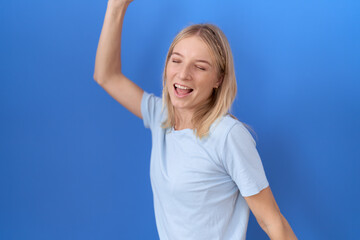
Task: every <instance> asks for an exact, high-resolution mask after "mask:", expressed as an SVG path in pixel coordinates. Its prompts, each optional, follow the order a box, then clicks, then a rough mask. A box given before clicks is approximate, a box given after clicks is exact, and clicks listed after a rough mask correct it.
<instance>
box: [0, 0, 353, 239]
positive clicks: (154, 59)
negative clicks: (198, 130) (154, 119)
mask: <svg viewBox="0 0 360 240" xmlns="http://www.w3.org/2000/svg"><path fill="white" fill-rule="evenodd" d="M106 6H107V1H106V0H97V1H94V0H86V1H85V0H78V1H70V0H63V1H45V0H34V1H25V0H19V1H2V2H1V3H0V30H1V38H0V42H1V44H0V52H1V55H0V72H1V87H0V239H4V240H10V239H11V240H12V239H16V240H17V239H21V240H22V239H36V240H40V239H53V240H57V239H59V240H60V239H61V240H62V239H88V240H91V239H99V240H100V239H108V240H110V239H126V240H131V239H134V240H137V239H139V240H142V239H150V240H152V239H158V233H157V230H156V224H155V217H154V209H153V199H152V190H151V185H150V176H149V166H150V165H149V164H150V152H151V134H150V131H149V130H148V129H146V128H145V127H144V126H143V122H142V120H141V119H139V118H137V117H136V116H134V115H132V114H131V113H130V112H129V111H127V110H126V109H125V108H124V107H122V106H121V105H120V104H119V103H118V102H116V101H115V100H114V99H113V98H111V97H110V96H109V95H108V94H107V93H106V92H105V90H104V89H102V88H101V87H100V86H99V85H98V84H97V83H96V82H95V81H94V79H93V73H94V72H93V71H94V63H95V55H96V49H97V43H98V40H99V36H100V32H101V28H102V24H103V20H104V16H105V11H106ZM359 13H360V2H359V1H357V0H353V1H344V0H335V1H324V0H322V1H314V0H305V1H285V0H274V1H242V0H241V1H235V0H233V1H212V0H207V1H206V0H202V1H200V0H184V1H168V0H159V1H145V0H135V1H134V2H133V3H131V5H130V6H129V8H128V12H127V14H126V16H125V20H124V28H123V41H122V44H123V45H122V46H123V48H122V49H123V50H122V60H123V66H122V69H123V72H124V74H125V75H126V76H127V77H128V78H130V79H131V80H133V81H134V82H135V83H136V84H138V85H139V86H140V87H142V88H143V89H144V90H145V91H147V92H150V93H154V94H155V95H157V96H161V91H162V71H163V68H164V63H165V56H166V53H167V50H168V48H169V46H170V43H171V41H172V39H173V38H174V36H175V35H176V33H177V32H178V31H179V30H180V29H182V28H183V27H185V26H188V25H189V24H193V23H204V22H208V23H213V24H216V25H218V26H219V27H220V28H221V29H222V30H223V31H224V33H225V34H226V36H227V37H228V39H229V42H230V45H231V48H232V51H233V55H234V61H235V69H236V76H237V82H238V94H237V97H236V100H235V102H234V105H233V107H232V113H233V114H234V115H235V116H236V117H237V118H238V119H239V120H240V121H242V122H245V123H246V124H248V125H250V126H251V127H252V129H253V130H254V132H255V133H254V138H255V140H256V142H257V149H258V151H259V154H260V156H261V159H262V162H263V165H264V168H265V172H266V176H267V178H268V180H269V183H270V187H271V189H272V191H273V194H274V196H275V199H276V201H277V203H278V205H279V207H280V210H281V212H282V213H283V215H284V216H285V217H286V219H287V220H288V221H289V223H290V225H291V226H292V228H293V230H294V232H295V233H296V235H297V236H298V238H299V239H306V240H322V239H324V240H330V239H334V240H335V239H336V240H338V239H358V238H359V237H360V234H359V225H360V217H359V216H360V207H359V196H360V177H359V170H360V158H359V156H360V148H359V146H358V145H359V139H360V127H359V124H360V27H359V26H360V14H359ZM247 238H248V239H256V240H257V239H267V236H266V234H265V233H264V232H263V231H262V229H261V228H260V227H259V225H258V224H257V222H256V219H255V218H254V216H253V215H251V216H250V221H249V226H248V232H247Z"/></svg>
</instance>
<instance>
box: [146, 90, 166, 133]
mask: <svg viewBox="0 0 360 240" xmlns="http://www.w3.org/2000/svg"><path fill="white" fill-rule="evenodd" d="M141 113H142V116H143V120H144V125H145V127H150V128H153V127H155V126H158V125H159V126H160V124H161V122H162V121H163V120H164V119H165V118H166V115H167V114H166V113H167V112H166V109H165V108H164V107H163V101H162V98H160V97H157V96H155V95H154V94H153V93H148V92H146V91H144V93H143V96H142V100H141Z"/></svg>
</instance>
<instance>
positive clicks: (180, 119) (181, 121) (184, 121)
mask: <svg viewBox="0 0 360 240" xmlns="http://www.w3.org/2000/svg"><path fill="white" fill-rule="evenodd" d="M192 115H193V114H192V113H190V112H187V111H181V110H175V126H174V129H175V130H182V129H185V128H190V129H193V124H192V122H191V119H192Z"/></svg>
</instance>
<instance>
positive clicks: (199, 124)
mask: <svg viewBox="0 0 360 240" xmlns="http://www.w3.org/2000/svg"><path fill="white" fill-rule="evenodd" d="M192 36H197V37H199V38H200V39H202V40H203V41H204V43H205V44H206V45H207V46H208V47H209V49H210V50H211V54H212V55H213V57H214V59H215V62H216V65H217V68H218V69H217V72H218V78H222V82H221V84H220V85H219V87H218V88H214V89H213V93H212V95H211V97H210V98H209V99H208V100H207V101H206V102H205V103H204V104H202V105H201V106H198V107H197V109H196V110H195V112H194V115H193V117H192V124H193V126H194V133H195V134H196V136H197V137H199V138H200V139H201V138H203V137H205V136H207V135H208V134H209V130H210V126H211V125H212V123H214V122H215V121H216V120H217V119H218V118H219V117H221V116H223V115H224V114H226V113H228V111H229V110H230V108H231V105H232V103H233V102H234V99H235V96H236V91H237V86H236V77H235V70H234V61H233V56H232V53H231V49H230V45H229V42H228V40H227V38H226V37H225V35H224V33H223V32H222V31H221V30H220V29H219V28H218V27H217V26H215V25H213V24H195V25H190V26H188V27H186V28H184V29H183V30H181V31H180V32H179V33H178V34H177V36H176V37H175V39H174V40H173V42H172V43H171V45H170V48H169V51H168V53H167V57H166V62H165V68H164V72H163V92H162V100H163V110H164V108H165V107H166V108H167V111H168V116H167V119H165V121H164V122H163V123H162V127H163V128H170V127H173V126H175V111H174V107H173V105H172V103H171V100H170V95H169V92H168V88H167V86H166V82H167V81H166V68H167V65H168V62H169V59H170V57H171V55H172V52H173V50H174V47H175V45H176V44H177V43H178V42H179V41H181V40H182V39H185V38H188V37H192ZM229 114H230V113H229ZM230 115H231V114H230ZM231 116H232V117H233V118H235V117H234V116H233V115H231ZM235 119H236V118H235Z"/></svg>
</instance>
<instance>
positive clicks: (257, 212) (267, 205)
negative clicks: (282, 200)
mask: <svg viewBox="0 0 360 240" xmlns="http://www.w3.org/2000/svg"><path fill="white" fill-rule="evenodd" d="M244 199H245V200H246V202H247V204H248V206H249V208H250V210H251V212H252V213H253V214H254V216H255V218H256V220H257V221H258V223H259V225H260V226H261V227H263V226H268V225H270V224H271V223H273V222H276V221H278V220H279V219H281V213H280V210H279V207H278V205H277V204H276V201H275V198H274V196H273V194H272V192H271V189H270V187H269V186H268V187H267V188H265V189H263V190H262V191H260V192H259V193H258V194H255V195H252V196H249V197H244Z"/></svg>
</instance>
